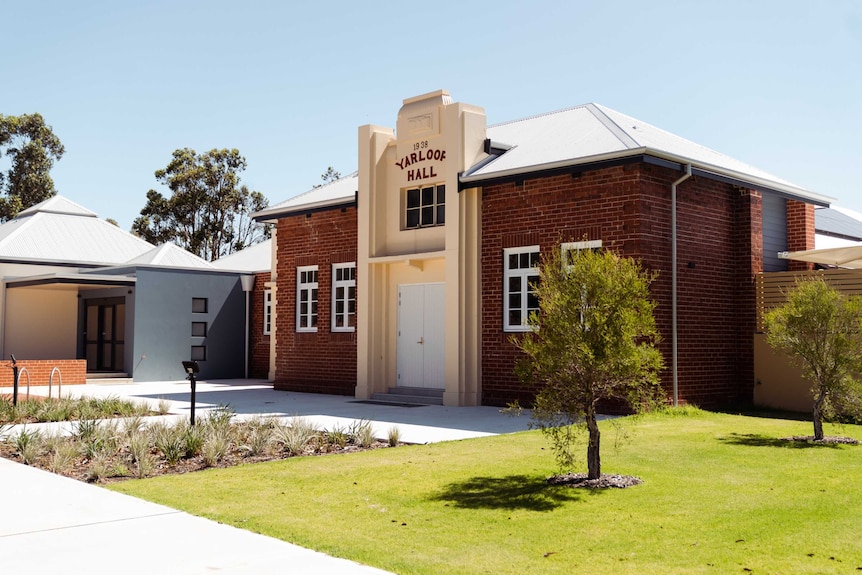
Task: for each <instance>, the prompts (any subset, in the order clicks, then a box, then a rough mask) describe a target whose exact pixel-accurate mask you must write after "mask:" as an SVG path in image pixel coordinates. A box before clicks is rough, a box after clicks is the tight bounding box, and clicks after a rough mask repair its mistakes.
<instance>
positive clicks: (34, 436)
mask: <svg viewBox="0 0 862 575" xmlns="http://www.w3.org/2000/svg"><path fill="white" fill-rule="evenodd" d="M12 442H13V443H14V444H15V451H16V452H17V453H18V456H19V457H20V458H21V461H23V462H24V463H26V464H27V465H30V464H31V463H33V462H34V461H36V458H37V457H38V456H39V450H40V449H41V444H42V434H41V433H39V432H38V431H27V428H26V427H25V428H24V429H22V430H21V431H19V432H18V433H17V434H16V435H15V436H13V438H12Z"/></svg>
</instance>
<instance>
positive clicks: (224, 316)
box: [133, 269, 245, 382]
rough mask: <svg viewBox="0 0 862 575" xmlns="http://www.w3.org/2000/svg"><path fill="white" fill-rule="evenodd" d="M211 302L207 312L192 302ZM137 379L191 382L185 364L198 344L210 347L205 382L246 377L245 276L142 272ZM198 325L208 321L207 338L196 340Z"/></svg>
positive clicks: (139, 277)
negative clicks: (194, 330)
mask: <svg viewBox="0 0 862 575" xmlns="http://www.w3.org/2000/svg"><path fill="white" fill-rule="evenodd" d="M193 298H206V300H207V311H206V313H193V312H192V299H193ZM134 318H135V321H134V324H135V327H134V352H133V361H134V370H133V377H134V378H135V381H140V382H145V381H173V380H182V379H184V378H185V373H184V372H183V369H182V364H181V362H182V361H184V360H188V359H190V356H191V347H192V345H204V346H206V361H201V362H200V368H201V372H200V374H199V378H200V379H216V378H235V377H242V376H243V375H244V370H245V357H244V353H245V333H244V330H245V294H244V293H243V291H242V288H241V286H240V280H239V276H238V275H235V274H224V273H218V274H216V273H206V272H191V271H190V272H184V271H178V270H159V269H138V273H137V285H136V287H135V306H134ZM192 322H206V324H207V335H206V337H192V335H191V329H192Z"/></svg>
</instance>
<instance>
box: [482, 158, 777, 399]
mask: <svg viewBox="0 0 862 575" xmlns="http://www.w3.org/2000/svg"><path fill="white" fill-rule="evenodd" d="M678 177H679V172H676V171H673V170H669V169H666V168H660V167H655V166H649V165H646V164H631V165H626V166H618V167H612V168H606V169H602V170H596V171H590V172H585V173H583V174H582V175H580V176H574V177H573V176H571V175H561V176H554V177H547V178H541V179H533V180H526V181H524V182H523V184H521V185H516V184H515V183H508V184H500V185H495V186H488V187H487V188H485V190H484V192H483V205H482V256H481V261H482V272H481V274H482V301H483V311H482V403H483V404H487V405H504V404H506V403H507V402H509V401H511V400H513V399H516V398H517V399H519V400H520V401H522V402H524V401H525V400H529V398H530V397H531V390H529V389H525V388H524V387H523V386H522V385H521V384H520V383H519V382H518V381H517V379H516V378H515V377H514V375H513V373H512V370H513V367H514V363H515V359H516V357H517V351H516V350H515V348H514V346H513V345H512V344H511V343H510V341H509V340H510V337H511V335H512V334H509V333H505V332H503V329H502V315H503V312H502V286H503V279H502V273H503V261H502V253H503V248H506V247H515V246H517V245H530V244H539V245H540V246H541V249H542V250H543V251H544V250H547V249H550V248H553V247H555V246H556V245H557V244H558V243H559V241H561V240H563V241H566V240H572V239H574V240H578V239H581V238H583V237H585V236H586V237H587V239H601V240H602V242H603V246H604V247H606V248H611V249H614V250H616V251H618V252H619V253H621V254H623V255H626V256H632V257H635V258H638V259H640V260H641V261H642V263H643V264H644V266H645V267H646V268H647V269H650V270H653V271H657V272H659V277H658V279H657V280H656V281H655V283H654V284H653V287H652V293H653V296H654V298H655V299H656V300H657V301H658V303H659V306H658V308H657V310H656V320H657V323H658V327H659V330H660V331H661V334H662V337H663V338H664V339H663V342H662V343H661V345H660V347H661V350H662V352H663V354H664V356H665V361H666V365H667V369H666V370H665V372H664V374H663V384H664V386H665V387H666V388H667V390H668V392H669V393H670V390H671V387H672V372H671V370H670V367H671V333H672V328H671V326H672V322H671V317H672V316H671V285H672V282H671V277H672V272H671V213H670V207H671V200H670V187H671V183H672V182H673V181H674V180H675V179H677V178H678ZM759 209H760V199H759V196H754V195H751V194H749V193H748V192H747V191H744V192H740V191H739V190H738V189H736V188H734V187H732V186H730V185H728V184H722V183H718V182H714V181H711V180H706V179H703V178H697V177H694V178H691V179H689V180H687V181H686V182H684V183H682V184H681V185H680V186H679V190H678V197H677V218H678V242H677V249H678V304H679V305H678V341H679V363H678V366H679V397H680V398H681V400H683V401H688V402H692V403H696V404H699V405H717V404H726V403H729V402H732V401H736V400H738V399H740V398H745V399H747V400H750V399H751V394H750V391H749V390H750V388H751V385H752V383H751V379H752V378H753V369H748V368H747V367H743V368H742V369H740V367H739V366H740V365H743V366H745V365H748V364H749V363H750V362H752V361H753V359H750V358H751V356H753V350H752V349H751V346H752V343H751V334H752V333H753V327H752V328H750V329H749V327H750V326H749V325H748V323H747V322H748V321H749V320H748V319H741V318H748V317H749V316H750V318H751V319H752V320H753V317H754V307H753V302H754V299H753V298H754V292H753V282H752V280H753V271H754V269H755V268H757V266H759V265H760V261H761V260H762V247H761V235H762V234H761V232H760V211H759ZM758 250H759V251H758ZM752 252H754V253H755V255H754V256H752ZM752 325H753V324H752ZM746 330H748V332H747V335H746V336H745V337H741V334H742V333H744V332H745V331H746ZM741 371H742V372H741ZM743 372H744V373H743ZM746 393H747V394H748V395H747V396H746Z"/></svg>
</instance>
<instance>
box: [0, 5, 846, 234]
mask: <svg viewBox="0 0 862 575" xmlns="http://www.w3.org/2000/svg"><path fill="white" fill-rule="evenodd" d="M0 20H2V30H3V33H2V36H3V46H4V50H3V57H2V58H0V78H2V85H0V86H2V87H0V113H2V114H6V115H17V114H24V113H32V112H39V113H41V114H42V115H43V116H44V117H45V119H46V121H47V122H48V124H50V125H51V126H52V127H53V129H54V132H55V133H56V134H57V135H58V136H59V137H60V139H61V140H62V142H63V144H64V145H65V147H66V155H65V156H64V157H63V159H62V160H60V161H59V162H58V163H57V164H55V167H54V169H53V171H52V175H53V177H54V181H55V184H56V186H57V189H58V190H59V192H60V193H61V194H63V195H65V196H67V197H69V198H70V199H72V200H74V201H76V202H78V203H80V204H82V205H84V206H86V207H88V208H90V209H92V210H94V211H96V212H97V213H98V214H99V215H100V216H101V217H103V218H114V219H115V220H117V221H118V222H119V223H120V225H121V226H122V227H123V228H124V229H129V228H130V226H131V223H132V220H134V218H135V217H136V216H137V215H138V214H139V212H140V210H141V208H142V207H143V206H144V204H145V202H146V193H147V190H149V189H151V188H156V189H161V188H160V187H159V185H158V183H157V182H156V180H155V178H154V176H153V172H154V171H155V170H157V169H160V168H164V167H165V166H166V165H167V163H168V161H169V160H170V157H171V153H172V152H173V151H174V150H175V149H177V148H183V147H190V148H193V149H195V150H197V151H199V152H200V151H205V150H209V149H212V148H238V149H239V150H240V152H241V153H242V154H243V155H244V156H245V157H246V159H247V160H248V169H247V170H246V171H245V172H244V173H243V174H242V178H243V181H244V182H245V183H246V184H247V185H249V186H250V187H251V188H253V189H256V190H258V191H260V192H262V193H263V194H264V195H266V196H267V197H268V198H269V200H270V203H271V204H274V203H277V202H279V201H282V200H284V199H286V198H288V197H291V196H294V195H296V194H298V193H301V192H303V191H306V190H307V189H309V188H310V187H311V186H312V185H314V184H317V183H319V182H320V174H321V173H323V172H324V171H325V170H326V167H327V166H329V165H332V166H334V167H335V168H336V169H338V170H340V171H341V172H342V173H343V174H347V173H349V172H351V171H353V170H354V169H356V162H357V159H356V151H357V150H356V141H357V131H356V130H357V127H358V126H360V125H364V124H377V125H382V126H394V125H395V116H396V114H397V112H398V108H399V107H400V105H401V100H402V99H404V98H408V97H411V96H415V95H418V94H422V93H425V92H429V91H432V90H436V89H439V88H445V89H447V90H449V91H450V93H451V94H452V97H453V98H454V99H455V100H457V101H461V102H467V103H470V104H475V105H478V106H482V107H484V108H485V111H486V113H487V115H488V121H489V122H490V123H498V122H504V121H508V120H514V119H518V118H523V117H526V116H531V115H534V114H539V113H543V112H549V111H553V110H559V109H562V108H567V107H570V106H574V105H578V104H583V103H587V102H597V103H600V104H604V105H605V106H609V107H611V108H614V109H616V110H618V111H620V112H623V113H625V114H628V115H630V116H634V117H636V118H638V119H640V120H643V121H645V122H648V123H651V124H654V125H656V126H658V127H660V128H662V129H665V130H667V131H670V132H673V133H675V134H678V135H680V136H683V137H685V138H688V139H690V140H693V141H695V142H697V143H699V144H702V145H705V146H707V147H710V148H713V149H715V150H718V151H720V152H723V153H725V154H728V155H730V156H732V157H735V158H737V159H739V160H743V161H745V162H748V163H750V164H752V165H754V166H757V167H759V168H761V169H764V170H767V171H769V172H772V173H773V174H775V175H777V176H780V177H782V178H784V179H786V180H789V181H791V182H793V183H795V184H797V185H800V186H803V187H805V188H807V189H810V190H812V191H815V192H818V193H821V194H826V195H829V196H832V197H834V198H836V199H837V202H836V204H837V205H840V206H844V207H847V208H852V209H855V210H857V211H862V184H860V181H859V177H858V169H857V168H858V167H859V166H860V165H862V138H860V137H859V136H858V123H859V122H860V120H862V2H858V1H857V0H824V1H823V2H811V1H810V0H806V1H798V0H781V1H773V0H746V1H737V0H727V1H723V2H703V1H692V0H688V1H663V0H657V1H654V2H642V1H616V2H615V1H612V0H606V1H584V0H569V1H565V2H549V1H545V0H532V1H530V2H511V1H495V2H468V1H467V0H461V1H460V2H450V1H448V0H436V1H419V2H355V1H353V2H340V1H335V2H325V1H318V2H302V3H300V2H286V1H255V0H247V1H245V2H236V1H232V2H225V1H222V0H206V1H200V2H198V1H194V2H191V1H181V0H172V1H161V0H160V1H149V2H144V1H141V2H118V1H116V0H114V1H88V0H81V1H79V2H67V1H39V0H33V1H29V2H13V1H11V0H6V1H5V2H3V3H2V9H0ZM5 167H6V164H4V163H2V160H0V168H5ZM161 191H162V192H163V193H167V191H166V190H164V189H161Z"/></svg>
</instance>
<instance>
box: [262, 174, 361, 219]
mask: <svg viewBox="0 0 862 575" xmlns="http://www.w3.org/2000/svg"><path fill="white" fill-rule="evenodd" d="M358 189H359V172H353V173H352V174H350V175H347V176H344V177H343V178H340V179H338V180H335V181H334V182H329V183H327V184H324V185H322V186H320V187H317V188H313V189H311V190H309V191H307V192H305V193H303V194H299V195H298V196H294V197H292V198H290V199H287V200H285V201H283V202H280V203H278V204H275V205H274V206H270V207H269V208H266V209H265V210H261V211H259V212H256V213H254V214H252V217H253V218H254V219H255V220H257V221H269V220H272V219H275V218H278V217H279V216H281V215H282V214H289V213H291V212H295V211H302V210H310V209H314V208H323V207H328V206H333V205H339V204H343V203H347V202H351V201H353V200H354V199H356V191H357V190H358Z"/></svg>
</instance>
